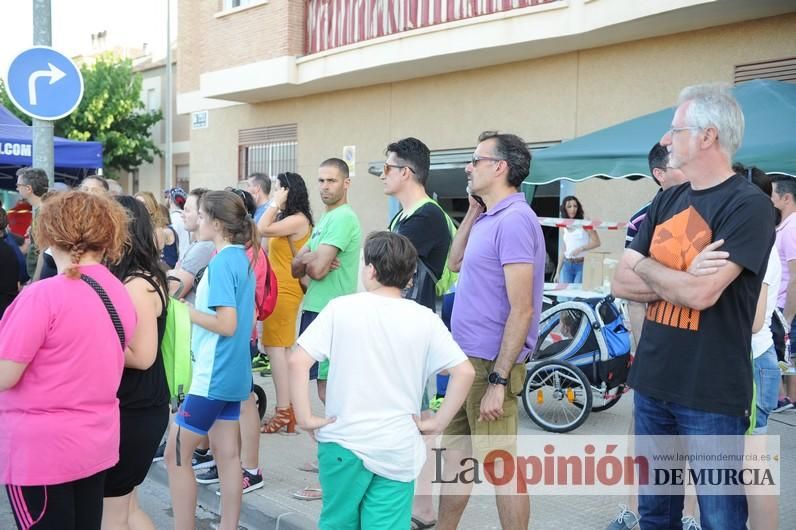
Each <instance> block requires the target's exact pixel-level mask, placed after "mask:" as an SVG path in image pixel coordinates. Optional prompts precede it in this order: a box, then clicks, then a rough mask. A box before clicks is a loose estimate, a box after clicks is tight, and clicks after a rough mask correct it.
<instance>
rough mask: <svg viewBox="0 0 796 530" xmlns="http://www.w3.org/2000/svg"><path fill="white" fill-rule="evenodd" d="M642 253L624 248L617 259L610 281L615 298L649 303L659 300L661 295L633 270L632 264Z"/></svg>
mask: <svg viewBox="0 0 796 530" xmlns="http://www.w3.org/2000/svg"><path fill="white" fill-rule="evenodd" d="M643 257H644V255H643V254H641V253H639V252H636V251H635V250H633V249H626V250H625V252H624V253H623V254H622V258H621V259H620V260H619V265H618V266H617V267H616V272H614V279H613V281H612V282H611V294H613V295H614V296H615V297H617V298H624V299H625V300H630V301H632V302H641V303H649V302H655V301H657V300H660V299H661V297H660V296H658V294H657V293H656V292H655V291H653V290H652V288H651V287H650V286H649V285H647V282H645V281H644V280H643V279H641V277H640V276H639V275H638V274H636V273H635V272H633V267H632V265H633V264H635V263H637V262H638V261H639V260H640V259H641V258H643Z"/></svg>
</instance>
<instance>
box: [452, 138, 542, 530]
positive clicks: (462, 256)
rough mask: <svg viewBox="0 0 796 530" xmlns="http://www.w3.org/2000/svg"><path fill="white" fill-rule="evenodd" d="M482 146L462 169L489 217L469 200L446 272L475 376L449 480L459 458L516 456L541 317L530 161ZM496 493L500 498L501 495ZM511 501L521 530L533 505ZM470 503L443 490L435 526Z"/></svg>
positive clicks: (458, 331)
mask: <svg viewBox="0 0 796 530" xmlns="http://www.w3.org/2000/svg"><path fill="white" fill-rule="evenodd" d="M478 140H479V144H478V147H476V148H475V152H474V153H473V158H472V161H471V162H470V163H469V164H468V165H467V168H466V169H465V171H466V173H467V182H468V184H469V188H470V192H471V193H472V194H474V195H478V196H479V197H481V198H482V199H483V202H484V204H485V205H486V212H485V211H484V208H483V206H481V205H480V204H479V203H478V202H477V201H476V200H474V199H473V198H472V197H471V198H470V208H469V210H468V211H467V215H466V216H465V218H464V220H463V221H462V224H461V226H460V227H459V231H458V232H457V234H456V237H455V238H454V240H453V243H452V245H451V252H450V258H449V261H448V265H449V267H450V269H451V270H453V271H460V275H459V284H458V286H457V288H456V303H455V305H454V306H453V316H452V320H451V326H452V332H453V338H454V339H455V340H456V342H457V343H458V344H459V346H460V347H461V348H462V350H464V352H465V353H466V354H467V356H468V358H469V359H470V362H471V363H472V365H473V367H474V368H475V372H476V375H475V381H474V382H473V385H472V387H471V389H470V393H469V395H468V397H467V401H466V403H465V405H464V406H463V407H462V409H461V410H460V411H459V413H458V414H457V415H456V416H455V417H454V419H453V420H452V421H451V423H450V425H449V426H448V428H447V429H446V430H445V435H446V440H448V441H450V440H453V439H455V438H456V437H467V436H469V437H471V438H469V441H471V443H469V444H466V447H461V446H460V447H457V448H452V447H450V446H449V445H448V444H446V448H447V450H446V453H445V457H446V458H445V464H446V465H445V476H446V480H450V479H451V477H454V476H456V475H458V473H459V471H460V469H461V467H460V466H461V465H462V464H465V465H467V464H466V461H465V462H462V460H463V459H464V458H467V457H469V456H470V455H471V453H472V452H475V454H476V456H478V457H480V458H482V457H483V456H484V455H485V454H486V453H487V452H488V451H489V450H491V449H497V448H499V449H508V450H510V451H513V450H514V446H515V445H516V435H517V421H518V418H517V412H518V409H517V397H516V396H517V394H518V393H519V392H520V391H521V389H522V385H523V382H524V381H525V365H524V361H525V360H526V358H527V357H528V354H529V353H530V352H531V350H532V349H533V348H534V346H535V344H536V337H537V333H538V329H539V314H540V312H541V309H542V289H543V287H544V266H545V247H544V237H543V236H542V227H541V225H540V224H539V219H538V218H537V217H536V214H535V213H534V212H533V210H531V208H530V206H528V204H527V203H526V202H525V197H524V195H523V194H521V193H518V189H519V187H520V184H521V183H522V181H523V180H525V178H526V177H527V176H528V172H529V170H530V165H531V153H530V151H528V148H527V147H526V145H525V142H524V141H523V140H522V139H521V138H519V137H517V136H515V135H513V134H498V133H496V132H485V133H483V134H481V136H480V137H479V139H478ZM495 467H498V466H495ZM487 472H490V469H489V468H487ZM493 472H495V473H496V474H497V475H498V476H500V474H501V473H502V471H501V470H500V469H494V470H493ZM509 489H510V488H509ZM497 491H498V493H501V488H497ZM505 493H508V491H506V492H505ZM511 493H512V494H510V495H500V494H498V495H497V496H496V501H497V508H498V513H499V515H500V522H501V525H502V527H503V528H504V529H520V528H522V529H527V528H528V521H529V518H530V501H529V499H528V497H527V496H526V495H518V494H517V493H516V491H513V492H511ZM469 495H470V488H469V487H468V486H466V485H462V484H443V487H442V496H441V497H440V506H439V522H438V523H437V528H439V529H441V530H445V529H454V528H456V527H457V526H458V524H459V520H460V519H461V515H462V512H464V509H465V507H466V506H467V502H468V500H469Z"/></svg>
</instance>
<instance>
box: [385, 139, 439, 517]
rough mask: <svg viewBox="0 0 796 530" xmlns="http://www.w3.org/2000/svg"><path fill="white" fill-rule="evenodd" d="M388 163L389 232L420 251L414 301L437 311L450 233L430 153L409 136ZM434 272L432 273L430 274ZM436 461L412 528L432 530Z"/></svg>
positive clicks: (422, 486)
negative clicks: (434, 194)
mask: <svg viewBox="0 0 796 530" xmlns="http://www.w3.org/2000/svg"><path fill="white" fill-rule="evenodd" d="M385 154H386V155H387V160H386V161H385V162H384V168H383V171H382V174H381V181H382V183H383V184H384V193H385V194H387V195H391V196H393V197H395V198H396V199H398V202H400V203H401V211H399V212H398V214H397V215H396V216H395V217H394V218H393V219H392V221H391V222H390V226H389V228H390V230H391V231H392V232H397V233H399V234H401V235H403V236H406V237H407V238H408V239H409V241H411V242H412V244H413V245H414V246H415V249H417V259H418V263H417V268H418V272H417V273H416V274H415V277H414V281H415V282H418V285H417V286H415V287H416V288H417V289H419V291H417V292H415V293H413V295H412V298H414V300H415V301H417V302H418V303H419V304H422V305H424V306H426V307H428V308H429V309H431V310H432V311H436V300H437V293H436V290H435V284H436V279H438V278H440V276H441V275H442V271H443V270H444V268H445V262H446V261H447V259H448V251H449V250H450V246H451V233H450V230H449V228H448V220H447V218H446V217H445V213H444V212H443V211H442V208H440V206H439V205H438V204H436V203H435V202H434V201H433V200H431V198H430V197H429V196H428V194H427V193H426V180H427V179H428V172H429V168H430V165H431V162H430V160H431V154H430V152H429V149H428V147H426V144H424V143H423V142H421V141H420V140H418V139H417V138H404V139H402V140H398V141H397V142H393V143H391V144H390V145H388V146H387V149H386V151H385ZM429 272H431V275H429V274H428V273H429ZM422 409H423V410H422V413H421V414H422V416H423V417H424V418H425V417H428V416H430V415H431V412H430V410H429V405H428V398H427V396H425V395H424V396H423V405H422ZM432 462H433V458H430V457H429V458H427V459H426V465H425V466H423V469H422V471H421V472H420V476H419V477H418V479H417V483H418V485H419V488H418V494H417V495H415V500H414V504H413V506H412V522H413V527H419V528H430V526H429V525H431V526H433V523H434V505H433V502H432V497H431V495H430V491H427V490H430V488H429V487H428V486H430V484H431V480H432V477H433V465H432V464H431V463H432Z"/></svg>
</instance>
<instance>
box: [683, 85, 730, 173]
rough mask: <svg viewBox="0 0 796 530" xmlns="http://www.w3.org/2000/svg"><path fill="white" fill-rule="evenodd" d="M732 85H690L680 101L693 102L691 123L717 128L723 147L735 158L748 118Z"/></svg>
mask: <svg viewBox="0 0 796 530" xmlns="http://www.w3.org/2000/svg"><path fill="white" fill-rule="evenodd" d="M730 88H731V87H730V86H729V85H727V84H723V83H711V84H705V85H694V86H689V87H686V88H684V89H683V90H682V91H681V92H680V98H679V100H678V101H677V103H678V105H682V104H683V103H686V102H690V103H691V104H690V105H688V109H687V110H686V112H685V118H686V121H687V123H688V125H689V126H694V127H699V128H701V129H707V128H709V127H713V128H715V129H716V131H717V133H718V140H719V146H720V147H721V148H722V150H723V151H724V152H725V153H726V154H727V156H728V157H729V158H732V157H733V156H734V155H735V152H736V151H738V148H739V147H741V141H742V140H743V130H744V117H743V111H742V110H741V106H740V105H739V104H738V101H737V100H736V99H735V96H733V95H732V92H731V90H730Z"/></svg>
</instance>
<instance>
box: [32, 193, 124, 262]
mask: <svg viewBox="0 0 796 530" xmlns="http://www.w3.org/2000/svg"><path fill="white" fill-rule="evenodd" d="M128 222H129V218H128V216H127V212H126V211H125V209H124V207H123V206H122V205H121V204H119V203H118V202H116V201H115V200H113V199H112V198H111V197H108V196H106V195H99V194H96V193H86V192H82V191H68V192H64V193H58V194H55V195H53V196H52V197H50V198H49V199H47V200H46V201H44V202H43V203H42V206H41V209H40V210H39V214H38V215H37V216H36V222H35V223H34V229H33V230H34V234H33V236H34V238H35V240H36V242H37V243H39V244H40V246H41V248H46V247H56V248H58V249H60V250H64V251H67V252H69V254H70V255H71V257H72V263H73V265H72V266H70V267H69V268H68V269H67V270H66V276H67V277H69V278H78V277H79V276H80V271H79V269H78V267H77V264H78V263H79V262H80V259H81V257H82V256H83V254H85V253H86V252H99V253H100V254H102V256H103V257H104V259H105V260H106V261H108V262H110V263H118V261H119V260H120V259H121V257H122V253H123V252H124V247H125V245H127V244H128V239H129V234H128V230H127V223H128Z"/></svg>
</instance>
